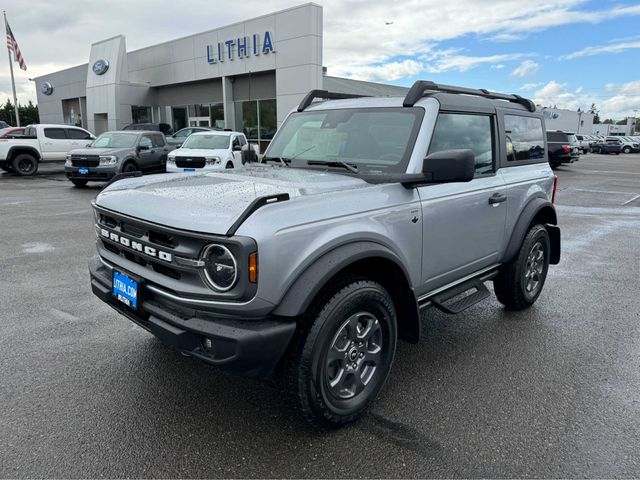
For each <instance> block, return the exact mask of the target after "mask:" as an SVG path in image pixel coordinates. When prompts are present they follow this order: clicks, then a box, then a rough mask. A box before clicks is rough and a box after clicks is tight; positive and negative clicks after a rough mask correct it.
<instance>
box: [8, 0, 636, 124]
mask: <svg viewBox="0 0 640 480" xmlns="http://www.w3.org/2000/svg"><path fill="white" fill-rule="evenodd" d="M300 3H304V2H303V1H302V0H298V1H285V0H271V1H257V0H242V1H241V2H228V1H220V0H183V1H182V2H175V1H172V2H168V1H164V0H154V1H147V0H138V1H135V2H132V1H130V0H129V1H122V0H111V1H108V2H106V1H102V0H92V1H78V0H56V1H55V2H52V1H50V0H47V1H41V0H30V1H29V2H24V1H16V0H4V2H3V8H4V9H6V12H7V18H8V20H9V24H10V25H11V29H12V30H13V33H14V35H15V37H16V39H17V41H18V44H19V46H20V49H21V51H22V54H23V56H24V58H25V60H26V62H27V66H28V70H27V71H26V72H23V71H21V70H20V69H18V68H14V71H15V72H16V89H17V91H18V101H19V102H21V103H22V102H27V101H28V100H33V101H35V99H36V94H35V86H34V83H33V82H30V81H29V80H28V78H30V77H36V76H39V75H43V74H46V73H50V72H53V71H56V70H60V69H62V68H66V67H71V66H75V65H78V64H81V63H86V62H87V60H88V58H89V50H90V45H91V43H93V42H96V41H99V40H103V39H105V38H109V37H112V36H114V35H117V34H123V35H125V37H126V42H127V49H128V50H135V49H138V48H142V47H145V46H149V45H154V44H156V43H160V42H164V41H167V40H171V39H174V38H179V37H183V36H186V35H190V34H193V33H197V32H202V31H206V30H210V29H213V28H217V27H222V26H225V25H228V24H230V23H234V22H237V21H242V20H246V19H249V18H252V17H255V16H259V15H263V14H267V13H271V12H274V11H277V10H281V9H283V8H288V7H291V6H294V5H298V4H300ZM316 3H319V4H320V5H322V6H323V17H324V18H323V21H324V37H323V42H324V50H323V63H324V65H326V66H327V68H328V74H329V75H335V76H343V77H349V78H355V79H362V80H370V81H376V82H384V83H391V84H395V85H403V86H410V85H411V84H412V83H413V82H414V81H415V80H417V79H422V80H432V81H434V82H436V83H445V84H452V85H461V86H465V87H471V88H487V89H490V90H496V91H500V92H508V93H517V94H519V95H522V96H525V97H528V98H533V99H534V100H535V101H536V103H539V104H542V105H545V106H557V107H558V108H570V109H577V108H581V109H583V110H586V109H589V108H590V107H591V104H592V103H595V104H596V107H597V108H598V110H599V112H600V117H601V118H602V119H603V120H604V119H605V118H614V119H622V118H624V117H625V116H634V115H635V114H636V113H637V114H639V115H640V0H626V1H619V0H598V1H594V0H396V1H391V0H386V1H378V0H326V1H322V0H320V1H317V2H316ZM134 5H135V8H134V7H133V6H134ZM275 43H276V45H275V46H276V50H277V38H275ZM14 65H15V66H16V67H17V64H14ZM9 78H10V77H9V65H8V60H7V59H5V60H4V61H3V60H0V101H1V102H4V101H5V100H6V98H9V97H10V96H11V86H10V79H9Z"/></svg>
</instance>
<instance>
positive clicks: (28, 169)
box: [11, 153, 38, 177]
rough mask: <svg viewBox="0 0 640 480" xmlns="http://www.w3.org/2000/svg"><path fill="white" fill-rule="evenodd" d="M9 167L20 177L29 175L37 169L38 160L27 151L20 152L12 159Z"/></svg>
mask: <svg viewBox="0 0 640 480" xmlns="http://www.w3.org/2000/svg"><path fill="white" fill-rule="evenodd" d="M11 167H12V169H13V171H14V172H15V173H17V174H18V175H20V176H21V177H30V176H32V175H35V174H36V172H37V171H38V160H37V159H36V158H35V157H34V156H33V155H31V154H29V153H20V154H18V155H16V157H15V158H14V159H13V162H12V163H11Z"/></svg>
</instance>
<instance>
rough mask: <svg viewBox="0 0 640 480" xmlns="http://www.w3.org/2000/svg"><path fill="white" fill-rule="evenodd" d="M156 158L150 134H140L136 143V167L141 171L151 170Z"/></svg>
mask: <svg viewBox="0 0 640 480" xmlns="http://www.w3.org/2000/svg"><path fill="white" fill-rule="evenodd" d="M156 159H157V152H156V149H155V148H154V146H153V140H152V139H151V135H147V134H145V135H142V136H141V137H140V140H139V143H138V167H140V170H141V171H143V172H148V171H150V170H153V168H154V166H155V164H156V162H157V161H156Z"/></svg>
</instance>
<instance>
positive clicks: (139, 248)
mask: <svg viewBox="0 0 640 480" xmlns="http://www.w3.org/2000/svg"><path fill="white" fill-rule="evenodd" d="M100 235H102V236H103V237H104V238H108V239H109V240H111V241H114V242H116V243H119V244H120V245H122V246H123V247H127V248H130V249H131V250H135V251H136V252H140V253H144V254H145V255H148V256H150V257H154V258H159V259H160V260H164V261H165V262H169V263H171V261H172V260H173V255H172V254H170V253H169V252H164V251H162V250H158V249H157V248H154V247H149V246H148V245H143V244H142V243H140V242H136V241H135V240H131V239H129V238H127V237H123V236H122V235H118V234H117V233H113V232H110V231H109V230H107V229H105V228H100Z"/></svg>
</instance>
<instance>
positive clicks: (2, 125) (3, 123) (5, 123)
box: [0, 120, 11, 128]
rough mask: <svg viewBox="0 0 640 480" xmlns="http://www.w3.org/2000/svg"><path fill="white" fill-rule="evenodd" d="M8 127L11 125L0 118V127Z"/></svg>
mask: <svg viewBox="0 0 640 480" xmlns="http://www.w3.org/2000/svg"><path fill="white" fill-rule="evenodd" d="M9 127H11V125H9V124H8V123H7V122H5V121H4V120H0V128H9Z"/></svg>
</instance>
